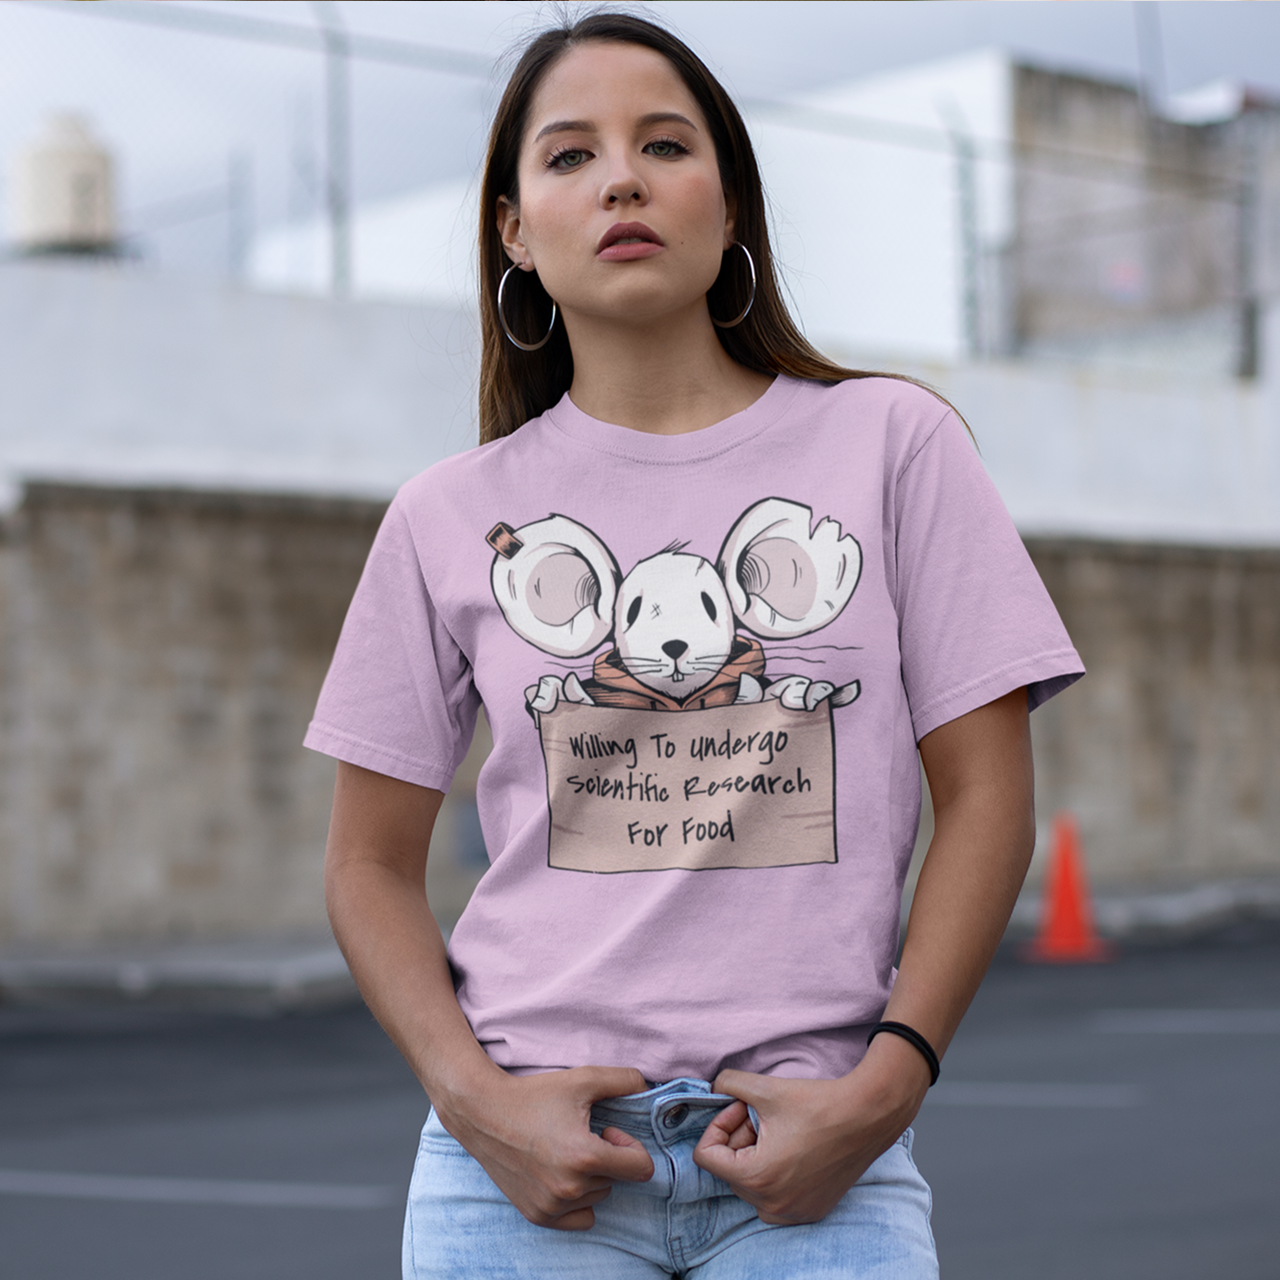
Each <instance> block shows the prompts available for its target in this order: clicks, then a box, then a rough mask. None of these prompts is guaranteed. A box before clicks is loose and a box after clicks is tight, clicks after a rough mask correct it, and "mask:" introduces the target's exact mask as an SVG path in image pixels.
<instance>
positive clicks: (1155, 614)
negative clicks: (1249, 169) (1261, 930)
mask: <svg viewBox="0 0 1280 1280" xmlns="http://www.w3.org/2000/svg"><path fill="white" fill-rule="evenodd" d="M381 511H382V504H380V503H376V502H360V501H344V500H324V499H308V498H299V497H277V496H269V495H244V494H226V493H192V492H182V491H175V490H150V491H149V490H120V489H93V488H88V487H74V486H54V485H43V486H33V487H31V488H30V489H29V490H28V491H27V493H26V497H25V501H24V502H23V504H22V506H21V507H20V509H19V510H18V512H17V513H16V514H15V515H14V516H12V517H10V518H9V519H8V521H7V522H6V523H5V525H4V528H3V541H2V542H0V570H2V572H0V619H2V620H3V625H2V626H0V944H3V945H6V946H13V945H22V944H41V943H44V944H48V943H57V944H75V943H87V942H91V941H97V940H110V939H121V940H124V939H128V940H138V939H158V938H166V937H174V936H186V937H205V938H212V937H229V936H237V935H245V934H253V933H284V932H294V931H297V932H309V931H314V930H321V929H323V928H324V927H325V917H324V909H323V901H322V885H321V855H322V851H323V847H324V839H325V831H326V824H327V818H328V811H329V801H330V793H331V787H332V778H333V766H332V764H331V763H330V762H329V761H328V760H326V759H324V758H322V757H319V756H315V755H312V754H311V753H309V752H306V751H304V750H303V749H302V747H301V746H300V745H299V744H300V741H301V737H302V733H303V730H304V728H305V725H306V722H307V719H308V718H309V716H310V713H311V708H312V706H313V703H314V700H315V696H316V693H317V691H318V689H319V686H320V682H321V680H322V679H323V676H324V672H325V670H326V668H327V665H328V661H329V658H330V655H331V652H332V649H333V645H334V642H335V640H336V638H337V634H338V631H339V628H340V626H341V621H342V618H343V616H344V613H345V609H346V606H347V602H348V600H349V597H350V595H351V592H352V590H353V589H354V586H355V583H356V581H357V578H358V576H359V572H360V568H361V565H362V564H363V561H364V557H365V555H366V553H367V550H368V547H369V543H370V541H371V539H372V536H373V533H374V530H375V529H376V526H377V522H378V519H379V517H380V515H381ZM1029 546H1030V549H1031V551H1032V555H1033V558H1034V559H1035V561H1036V564H1037V566H1038V567H1039V569H1040V571H1041V573H1042V574H1043V575H1044V578H1045V581H1046V583H1047V584H1048V586H1049V589H1050V592H1051V593H1052V594H1053V596H1054V598H1055V600H1056V601H1057V603H1058V606H1059V608H1060V609H1061V611H1062V614H1063V617H1064V619H1065V620H1066V623H1067V626H1068V627H1069V628H1070V630H1071V632H1072V634H1073V636H1074V637H1075V639H1076V642H1077V644H1078V646H1079V648H1080V651H1081V653H1082V654H1083V656H1084V659H1085V662H1086V663H1087V664H1088V666H1089V668H1090V675H1089V677H1088V679H1087V680H1086V681H1084V682H1083V683H1082V684H1081V685H1079V686H1077V687H1076V688H1074V689H1072V690H1070V691H1068V692H1067V693H1066V694H1064V695H1063V696H1062V697H1061V698H1059V699H1056V700H1055V701H1054V702H1052V703H1050V704H1049V706H1047V707H1046V708H1044V709H1042V710H1041V711H1039V712H1037V714H1036V716H1035V718H1034V725H1035V735H1036V744H1037V752H1038V804H1039V811H1040V817H1041V820H1042V822H1043V823H1045V824H1047V823H1048V821H1049V820H1050V819H1051V817H1052V815H1053V813H1054V811H1055V810H1057V809H1058V808H1070V809H1072V810H1074V811H1075V812H1076V813H1077V815H1078V816H1079V818H1080V821H1081V824H1082V829H1083V833H1084V837H1085V841H1086V849H1087V852H1088V857H1089V860H1090V866H1091V870H1092V874H1093V876H1094V879H1095V881H1096V882H1097V883H1098V884H1099V885H1100V886H1139V885H1156V884H1166V883H1178V882H1184V881H1188V880H1199V879H1203V878H1206V877H1213V878H1219V877H1225V876H1245V875H1259V874H1268V875H1280V551H1277V550H1240V549H1230V548H1181V547H1171V546H1155V545H1139V544H1123V543H1105V542H1089V541H1081V540H1067V539H1030V540H1029ZM487 741H488V740H487V734H486V732H485V729H484V727H483V725H482V727H481V730H480V731H479V732H478V733H477V740H476V743H475V744H474V747H473V751H472V754H471V756H470V757H469V759H468V762H467V764H466V766H464V768H463V770H462V772H461V773H460V776H459V779H458V782H457V783H456V785H455V789H454V791H453V792H452V793H451V795H450V798H449V801H448V802H447V808H446V809H445V811H444V813H443V814H442V818H441V822H440V825H439V827H438V830H437V838H436V840H435V841H434V842H433V846H432V852H431V857H430V860H429V866H428V892H429V894H430V895H431V898H432V901H433V905H434V906H435V907H436V909H437V914H438V916H440V918H441V920H442V923H443V924H444V925H445V926H446V927H448V925H449V924H450V923H451V921H452V919H454V918H456V915H457V913H458V912H459V911H460V910H461V908H462V906H463V905H464V904H465V901H466V897H467V894H468V892H469V890H470V887H471V885H472V884H473V883H474V881H475V879H476V878H477V876H478V875H479V874H480V872H481V871H482V870H483V868H484V865H485V861H484V850H483V844H482V842H481V841H480V838H479V832H478V827H477V824H476V819H475V809H474V803H473V794H474V785H475V782H474V780H475V774H476V771H477V769H478V766H479V763H480V762H481V760H482V759H483V756H484V752H485V749H486V746H487Z"/></svg>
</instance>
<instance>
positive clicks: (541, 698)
mask: <svg viewBox="0 0 1280 1280" xmlns="http://www.w3.org/2000/svg"><path fill="white" fill-rule="evenodd" d="M524 696H525V700H526V701H527V702H528V704H529V709H530V710H531V711H540V712H543V713H544V714H545V713H546V712H548V711H554V710H555V709H556V703H557V702H559V701H560V699H561V697H563V696H564V686H563V685H562V684H561V683H560V677H559V676H543V677H542V679H541V680H539V681H538V683H537V684H536V685H530V686H529V688H527V689H526V690H525V691H524Z"/></svg>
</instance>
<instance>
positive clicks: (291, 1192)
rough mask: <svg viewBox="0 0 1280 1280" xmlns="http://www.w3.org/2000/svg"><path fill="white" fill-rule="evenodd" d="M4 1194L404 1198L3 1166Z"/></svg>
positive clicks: (382, 1191) (259, 1202) (363, 1191)
mask: <svg viewBox="0 0 1280 1280" xmlns="http://www.w3.org/2000/svg"><path fill="white" fill-rule="evenodd" d="M0 1195H11V1196H57V1197H61V1198H64V1199H69V1200H132V1201H136V1202H138V1203H143V1204H227V1205H246V1206H249V1207H252V1208H262V1209H381V1208H383V1207H384V1206H386V1205H390V1204H396V1203H398V1202H399V1201H400V1200H402V1199H403V1193H402V1192H400V1191H397V1190H396V1189H395V1188H394V1187H368V1186H365V1187H358V1186H354V1187H353V1186H345V1187H344V1186H334V1185H331V1184H327V1183H317V1182H248V1181H242V1180H240V1179H229V1178H226V1179H224V1178H132V1177H123V1176H119V1175H116V1174H109V1173H45V1172H39V1171H35V1170H29V1169H0Z"/></svg>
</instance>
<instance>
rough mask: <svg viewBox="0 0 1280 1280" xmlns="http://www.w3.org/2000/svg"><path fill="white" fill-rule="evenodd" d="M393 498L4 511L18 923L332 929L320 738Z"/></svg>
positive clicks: (52, 504) (41, 502)
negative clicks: (349, 616)
mask: <svg viewBox="0 0 1280 1280" xmlns="http://www.w3.org/2000/svg"><path fill="white" fill-rule="evenodd" d="M381 511H382V504H380V503H366V502H355V501H347V502H344V501H338V500H320V499H308V498H279V497H269V496H255V495H243V494H242V495H228V494H198V493H189V492H181V491H163V490H161V491H146V490H136V491H130V490H112V489H92V488H77V487H64V486H44V485H41V486H34V487H32V488H29V489H28V491H27V493H26V496H25V500H24V502H23V503H22V506H21V507H20V509H19V510H18V511H17V513H16V514H15V515H13V516H11V517H10V518H9V519H8V520H7V521H6V523H5V525H4V531H3V554H2V557H0V560H2V564H3V577H2V578H0V581H2V582H3V595H2V598H0V609H2V613H0V616H2V618H3V632H2V636H3V641H2V649H0V651H2V653H3V677H2V678H0V940H5V941H8V942H15V941H39V940H59V941H65V942H76V941H89V940H94V939H102V938H113V937H119V938H130V939H133V938H159V937H166V936H172V935H203V936H212V935H218V934H235V933H247V932H254V931H292V930H311V929H317V928H323V927H324V919H325V917H324V910H323V901H322V889H321V883H320V863H321V855H322V852H323V848H324V839H325V832H326V824H327V818H328V808H329V800H330V796H331V792H332V775H333V770H332V766H331V765H330V763H329V762H327V761H326V760H324V759H322V758H320V757H318V756H314V755H312V754H311V753H309V752H306V751H304V750H303V749H302V748H301V746H300V745H299V744H300V741H301V737H302V733H303V730H304V728H305V726H306V723H307V720H308V718H309V715H310V710H311V706H312V704H313V702H314V699H315V695H316V693H317V691H318V689H319V686H320V682H321V680H322V679H323V676H324V672H325V670H326V669H327V666H328V662H329V658H330V656H331V654H332V649H333V644H334V641H335V640H336V638H337V634H338V630H339V627H340V626H341V622H342V618H343V616H344V614H345V610H346V606H347V603H348V600H349V598H350V596H351V592H352V591H353V589H354V587H355V583H356V580H357V578H358V575H359V573H360V569H361V566H362V564H363V561H364V557H365V555H366V553H367V550H368V546H369V543H370V541H371V540H372V536H373V533H374V530H375V528H376V526H377V521H378V519H379V517H380V515H381Z"/></svg>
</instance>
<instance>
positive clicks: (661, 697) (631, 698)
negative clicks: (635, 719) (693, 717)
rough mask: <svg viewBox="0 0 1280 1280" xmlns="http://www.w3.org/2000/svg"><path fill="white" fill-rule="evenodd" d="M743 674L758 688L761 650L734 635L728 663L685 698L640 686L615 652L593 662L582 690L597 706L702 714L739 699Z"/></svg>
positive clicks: (765, 683)
mask: <svg viewBox="0 0 1280 1280" xmlns="http://www.w3.org/2000/svg"><path fill="white" fill-rule="evenodd" d="M744 675H748V676H753V677H754V678H755V679H756V680H758V681H759V682H760V685H761V687H762V688H763V687H767V686H768V684H769V681H768V680H766V679H765V678H764V650H763V649H762V648H761V647H760V642H759V641H758V640H753V639H751V637H750V636H741V635H740V636H734V638H733V648H732V649H730V650H729V658H728V661H727V662H726V663H725V664H724V666H723V667H721V668H720V670H719V671H717V672H716V673H715V675H714V676H712V677H711V679H710V680H708V681H707V683H706V684H704V685H703V686H702V687H701V688H699V689H696V690H695V691H694V692H693V693H691V694H690V695H689V696H688V697H687V698H672V697H670V696H669V695H667V694H665V693H659V692H658V690H656V689H650V688H649V686H648V685H645V684H641V683H640V681H639V680H637V679H636V678H635V676H633V675H632V674H631V673H630V672H629V671H628V670H627V669H626V667H624V666H623V665H622V656H621V655H620V654H619V653H618V650H617V649H610V650H609V652H608V653H602V654H601V655H600V656H599V657H598V658H597V659H596V660H595V664H594V667H593V669H592V674H591V677H590V678H589V679H587V680H584V681H583V682H582V687H583V688H584V689H585V690H586V691H587V692H588V693H589V694H590V695H591V697H592V699H593V701H594V702H595V703H596V705H597V706H601V707H632V708H634V709H635V710H637V711H705V710H706V709H707V708H708V707H731V706H733V704H734V703H735V702H736V701H737V698H738V683H739V681H740V680H741V678H742V677H743V676H744Z"/></svg>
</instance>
